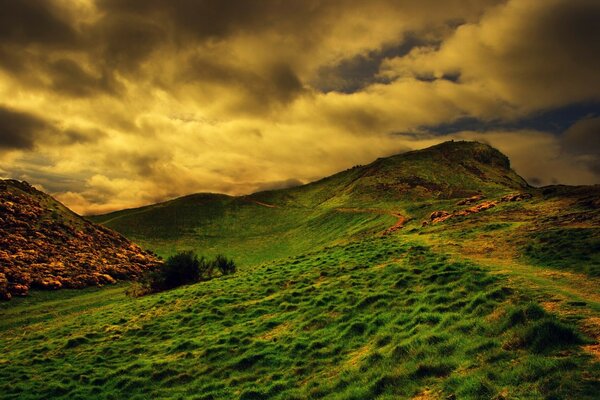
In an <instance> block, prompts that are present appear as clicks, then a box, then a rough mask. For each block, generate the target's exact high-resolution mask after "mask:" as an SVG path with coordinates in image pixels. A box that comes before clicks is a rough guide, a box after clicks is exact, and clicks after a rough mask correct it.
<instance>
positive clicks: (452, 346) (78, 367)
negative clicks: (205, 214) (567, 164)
mask: <svg viewBox="0 0 600 400" xmlns="http://www.w3.org/2000/svg"><path fill="white" fill-rule="evenodd" d="M513 278H515V276H514V275H512V274H511V273H510V272H507V271H505V272H501V271H500V270H489V269H488V268H483V267H482V266H480V265H477V264H474V263H473V262H470V261H466V260H464V259H461V258H460V257H455V256H450V255H448V254H445V253H443V252H439V251H437V250H434V249H433V248H432V247H430V246H427V245H424V244H422V241H421V239H420V238H419V236H418V235H411V234H406V233H404V232H403V233H400V236H396V235H386V236H381V237H374V238H371V239H364V240H361V241H358V242H353V243H349V244H347V245H339V246H334V247H329V248H327V249H323V250H321V251H318V252H312V253H308V254H305V255H302V256H298V257H294V258H290V259H288V260H283V261H277V262H271V263H266V264H263V265H258V266H255V267H253V268H251V269H246V270H242V271H240V272H239V273H238V274H236V275H233V276H229V277H227V278H224V279H215V280H212V281H208V282H203V283H199V284H196V285H191V286H188V287H183V288H180V289H176V290H173V291H169V292H165V293H159V294H156V295H151V296H147V297H144V298H141V299H131V298H127V297H125V296H124V294H123V288H110V289H103V290H100V291H97V290H84V291H77V292H75V293H72V292H70V291H60V292H52V293H47V292H44V293H39V294H36V295H38V296H37V297H36V296H35V295H34V296H32V297H31V298H27V299H19V300H20V301H18V302H17V301H15V302H11V303H12V304H5V305H1V304H0V312H1V313H2V315H3V318H1V319H0V346H2V348H3V349H6V350H5V351H4V353H3V354H2V355H0V393H1V394H0V397H2V398H6V399H47V398H53V399H89V398H94V399H120V398H128V399H139V400H142V399H154V398H173V399H178V398H181V399H243V400H247V399H282V400H283V399H286V400H287V399H313V398H326V399H379V400H383V399H389V400H391V399H435V400H441V399H453V398H456V399H543V398H545V399H574V398H576V399H590V400H591V399H596V398H597V394H598V390H600V381H599V380H598V379H597V378H598V376H600V375H599V374H600V363H598V362H595V361H594V358H593V357H592V356H591V355H590V354H589V353H587V352H586V348H587V346H593V344H592V343H597V342H591V341H589V340H590V339H588V338H586V337H584V335H582V334H581V333H580V331H579V328H578V327H577V325H576V324H578V323H579V322H580V321H582V320H586V318H587V315H586V313H589V312H590V311H592V310H595V311H594V312H595V314H592V315H595V316H596V317H597V316H598V313H599V312H600V303H599V302H593V301H590V300H589V299H588V298H585V301H589V302H587V303H585V304H586V306H585V307H582V306H581V304H582V302H583V301H584V300H583V299H582V298H579V297H578V298H572V297H566V299H567V300H568V301H571V302H573V304H574V305H572V306H570V309H569V314H568V316H560V315H557V314H556V310H557V309H556V308H552V309H548V310H544V308H543V307H546V304H547V302H548V301H549V300H554V298H555V295H556V294H557V293H559V291H558V290H556V289H553V291H548V292H540V291H538V290H537V289H534V288H530V287H528V286H527V285H524V284H523V283H522V282H521V281H517V280H513ZM42 295H43V296H42ZM561 295H562V296H564V295H565V293H564V292H561ZM576 299H577V301H575V300H576ZM566 303H567V301H565V302H564V304H565V305H566ZM552 304H553V305H554V306H556V305H557V303H552ZM2 307H4V308H2ZM53 314H56V315H61V318H52V315H53ZM16 332H23V333H22V334H16ZM582 346H584V347H582Z"/></svg>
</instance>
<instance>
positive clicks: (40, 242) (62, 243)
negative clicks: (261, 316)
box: [0, 180, 158, 299]
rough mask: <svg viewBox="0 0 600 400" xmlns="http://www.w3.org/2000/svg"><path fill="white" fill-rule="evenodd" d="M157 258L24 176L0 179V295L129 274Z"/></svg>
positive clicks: (96, 282)
mask: <svg viewBox="0 0 600 400" xmlns="http://www.w3.org/2000/svg"><path fill="white" fill-rule="evenodd" d="M157 263H158V259H157V258H156V257H155V256H154V255H153V254H151V253H149V252H146V251H144V250H142V249H141V248H140V247H139V246H137V245H135V244H133V243H132V242H130V241H129V240H127V239H126V238H124V237H123V236H121V235H120V234H118V233H116V232H114V231H112V230H110V229H108V228H106V227H103V226H100V225H96V224H94V223H92V222H90V221H88V220H86V219H84V218H82V217H80V216H78V215H77V214H75V213H73V212H72V211H70V210H69V209H67V208H66V207H65V206H63V205H62V204H60V203H59V202H58V201H56V200H54V199H53V198H52V197H51V196H48V195H46V194H44V193H42V192H40V191H38V190H36V189H35V188H33V187H32V186H30V185H29V184H28V183H26V182H19V181H15V180H1V181H0V298H2V299H10V298H11V297H12V296H15V295H16V296H24V295H27V293H28V291H29V289H30V288H39V289H59V288H82V287H85V286H92V285H103V284H109V283H115V282H116V281H117V280H121V279H123V280H126V279H131V278H132V277H135V276H137V275H139V274H140V273H141V272H142V271H143V270H145V269H148V268H152V267H153V266H155V265H157Z"/></svg>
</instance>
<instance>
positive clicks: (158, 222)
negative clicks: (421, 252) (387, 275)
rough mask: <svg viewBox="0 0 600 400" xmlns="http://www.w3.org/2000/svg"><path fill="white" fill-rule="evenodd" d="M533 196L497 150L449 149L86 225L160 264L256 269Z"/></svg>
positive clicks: (450, 145)
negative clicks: (222, 257)
mask: <svg viewBox="0 0 600 400" xmlns="http://www.w3.org/2000/svg"><path fill="white" fill-rule="evenodd" d="M531 189H532V188H530V187H529V185H528V184H527V182H526V181H525V180H524V179H523V178H521V177H520V176H519V175H517V174H516V173H515V172H514V171H513V170H512V169H511V168H510V162H509V160H508V158H507V157H506V156H505V155H503V154H502V153H500V152H499V151H498V150H496V149H494V148H492V147H490V146H488V145H486V144H482V143H478V142H463V141H460V142H445V143H442V144H440V145H437V146H433V147H430V148H427V149H424V150H418V151H412V152H408V153H404V154H399V155H396V156H392V157H387V158H380V159H378V160H376V161H374V162H372V163H371V164H368V165H364V166H356V167H353V168H351V169H348V170H346V171H343V172H340V173H337V174H335V175H332V176H330V177H327V178H324V179H321V180H319V181H316V182H312V183H309V184H307V185H302V186H298V187H294V188H289V189H281V190H272V191H266V192H260V193H255V194H252V195H249V196H239V197H231V196H226V195H219V194H206V193H203V194H194V195H189V196H184V197H181V198H178V199H175V200H171V201H167V202H164V203H159V204H155V205H150V206H146V207H140V208H134V209H129V210H123V211H118V212H113V213H109V214H105V215H98V216H92V217H90V219H91V220H93V221H95V222H98V223H101V224H103V225H105V226H107V227H109V228H112V229H115V230H116V231H118V232H120V233H122V234H123V235H125V236H127V237H128V238H130V239H132V240H134V241H135V242H137V243H140V244H142V245H144V246H146V247H148V248H151V249H153V250H154V251H156V252H157V253H158V254H160V255H162V256H168V255H170V254H173V253H174V252H176V251H177V250H182V249H196V250H198V251H201V252H203V253H205V254H207V255H211V254H213V253H217V252H221V251H224V252H228V253H229V254H231V255H233V256H235V257H236V258H237V259H238V260H240V261H241V262H243V263H254V262H258V261H264V260H268V259H274V258H279V257H282V256H290V255H294V254H300V253H301V252H303V251H308V250H311V249H314V248H316V247H319V246H325V245H330V244H334V243H338V242H343V241H347V240H350V239H353V238H357V237H362V236H365V235H371V234H373V233H378V232H381V233H383V232H385V231H386V230H388V229H390V228H394V227H396V228H398V227H399V226H400V225H402V223H403V222H406V221H408V220H411V219H412V220H417V219H419V220H420V219H424V218H428V216H429V213H431V212H432V211H434V210H435V209H437V208H439V207H440V206H442V207H444V206H447V205H453V204H454V203H456V199H463V198H468V197H472V196H475V195H480V196H484V197H488V198H496V197H498V198H499V197H501V196H503V195H506V194H509V193H514V192H515V191H516V192H520V191H527V190H531Z"/></svg>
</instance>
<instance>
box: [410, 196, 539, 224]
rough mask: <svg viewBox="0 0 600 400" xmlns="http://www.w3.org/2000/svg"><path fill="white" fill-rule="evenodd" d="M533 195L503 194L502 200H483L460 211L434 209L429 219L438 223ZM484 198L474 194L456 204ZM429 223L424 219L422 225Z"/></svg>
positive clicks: (467, 203)
mask: <svg viewBox="0 0 600 400" xmlns="http://www.w3.org/2000/svg"><path fill="white" fill-rule="evenodd" d="M531 197H532V196H531V194H529V193H512V194H507V195H505V196H503V197H502V198H500V200H490V201H483V202H481V203H479V204H475V205H474V206H471V207H469V208H465V209H463V210H458V211H453V212H451V213H450V212H448V211H442V210H439V211H434V212H432V213H431V214H430V215H429V219H430V221H431V223H432V224H436V223H440V222H444V221H446V220H449V219H450V218H454V217H465V216H467V215H470V214H476V213H479V212H481V211H485V210H489V209H490V208H494V207H496V206H497V205H498V204H499V203H502V202H510V201H522V200H527V199H531ZM483 198H484V196H483V195H476V196H472V197H469V198H466V199H464V200H461V201H459V202H458V203H456V204H457V205H470V204H473V203H476V202H478V201H480V200H482V199H483ZM428 224H429V223H428V222H427V221H423V223H422V224H421V226H427V225H428Z"/></svg>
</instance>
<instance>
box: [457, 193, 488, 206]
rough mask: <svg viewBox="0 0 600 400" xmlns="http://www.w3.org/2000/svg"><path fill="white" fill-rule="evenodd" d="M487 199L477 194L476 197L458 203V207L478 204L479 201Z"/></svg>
mask: <svg viewBox="0 0 600 400" xmlns="http://www.w3.org/2000/svg"><path fill="white" fill-rule="evenodd" d="M483 198H485V196H484V195H482V194H476V195H475V196H471V197H469V198H466V199H463V200H461V201H459V202H458V203H456V205H457V206H466V205H469V204H473V203H477V202H478V201H479V200H481V199H483Z"/></svg>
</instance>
